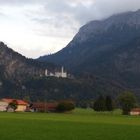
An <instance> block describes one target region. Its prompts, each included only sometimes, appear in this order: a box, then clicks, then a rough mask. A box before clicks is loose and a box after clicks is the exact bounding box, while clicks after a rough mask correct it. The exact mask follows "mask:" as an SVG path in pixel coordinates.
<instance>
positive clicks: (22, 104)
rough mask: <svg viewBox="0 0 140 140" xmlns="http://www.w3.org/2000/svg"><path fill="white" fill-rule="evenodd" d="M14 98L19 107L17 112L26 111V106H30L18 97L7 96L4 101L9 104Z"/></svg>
mask: <svg viewBox="0 0 140 140" xmlns="http://www.w3.org/2000/svg"><path fill="white" fill-rule="evenodd" d="M14 100H15V101H16V102H17V109H16V110H15V111H17V112H24V111H26V108H27V106H28V103H27V102H25V101H23V100H17V99H6V98H4V99H2V101H3V102H5V104H9V103H11V102H13V101H14ZM7 106H8V105H7Z"/></svg>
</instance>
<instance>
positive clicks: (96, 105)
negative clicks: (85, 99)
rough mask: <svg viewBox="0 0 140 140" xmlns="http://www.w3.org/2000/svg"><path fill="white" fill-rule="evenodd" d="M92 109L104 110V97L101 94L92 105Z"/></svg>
mask: <svg viewBox="0 0 140 140" xmlns="http://www.w3.org/2000/svg"><path fill="white" fill-rule="evenodd" d="M93 109H94V110H95V111H105V110H106V105H105V98H104V97H103V96H100V97H99V98H98V99H97V100H96V101H95V102H94V105H93Z"/></svg>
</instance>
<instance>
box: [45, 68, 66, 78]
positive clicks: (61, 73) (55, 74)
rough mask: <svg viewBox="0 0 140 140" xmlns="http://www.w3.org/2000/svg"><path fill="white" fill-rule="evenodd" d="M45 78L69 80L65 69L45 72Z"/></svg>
mask: <svg viewBox="0 0 140 140" xmlns="http://www.w3.org/2000/svg"><path fill="white" fill-rule="evenodd" d="M45 76H47V77H48V76H53V77H58V78H59V77H61V78H67V77H68V75H67V72H65V71H64V67H62V68H61V71H54V72H50V71H48V70H47V69H46V70H45Z"/></svg>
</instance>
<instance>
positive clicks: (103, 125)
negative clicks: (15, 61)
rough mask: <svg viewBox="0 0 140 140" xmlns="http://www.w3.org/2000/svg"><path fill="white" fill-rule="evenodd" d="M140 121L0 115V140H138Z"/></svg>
mask: <svg viewBox="0 0 140 140" xmlns="http://www.w3.org/2000/svg"><path fill="white" fill-rule="evenodd" d="M139 139H140V117H139V116H123V115H121V114H120V111H115V112H111V113H108V112H103V113H96V112H94V111H93V110H90V109H88V110H84V109H76V110H75V111H73V112H71V113H65V114H55V113H6V112H1V113H0V140H139Z"/></svg>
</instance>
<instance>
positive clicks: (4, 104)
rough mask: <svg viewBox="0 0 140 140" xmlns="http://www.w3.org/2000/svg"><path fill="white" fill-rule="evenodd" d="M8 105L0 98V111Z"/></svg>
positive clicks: (4, 109)
mask: <svg viewBox="0 0 140 140" xmlns="http://www.w3.org/2000/svg"><path fill="white" fill-rule="evenodd" d="M7 107H8V103H7V102H5V101H2V100H0V111H6V110H7Z"/></svg>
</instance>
